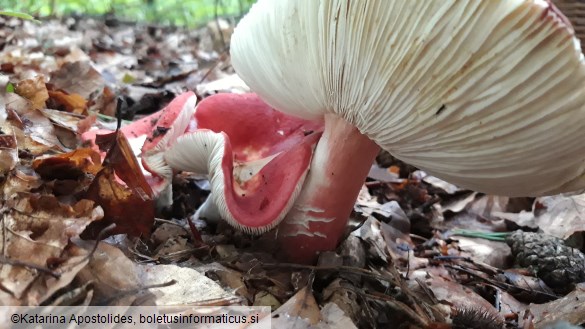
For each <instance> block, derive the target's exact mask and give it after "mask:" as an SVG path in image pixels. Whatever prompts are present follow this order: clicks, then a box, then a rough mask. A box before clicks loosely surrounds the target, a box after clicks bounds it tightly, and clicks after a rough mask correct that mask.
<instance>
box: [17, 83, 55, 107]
mask: <svg viewBox="0 0 585 329" xmlns="http://www.w3.org/2000/svg"><path fill="white" fill-rule="evenodd" d="M14 91H15V92H16V94H18V95H20V96H22V97H24V98H26V99H28V100H29V101H30V102H31V105H32V108H33V109H36V110H40V109H42V108H44V107H45V102H46V101H47V99H49V92H48V91H47V86H46V85H45V78H44V77H43V76H42V75H39V76H37V77H35V78H32V79H27V80H22V81H20V82H19V83H17V84H16V86H15V90H14Z"/></svg>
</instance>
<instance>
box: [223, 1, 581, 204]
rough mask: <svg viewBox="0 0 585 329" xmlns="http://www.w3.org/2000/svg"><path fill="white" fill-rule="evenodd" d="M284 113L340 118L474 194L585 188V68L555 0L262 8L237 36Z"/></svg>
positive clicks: (256, 76)
mask: <svg viewBox="0 0 585 329" xmlns="http://www.w3.org/2000/svg"><path fill="white" fill-rule="evenodd" d="M231 55H232V63H233V65H234V68H235V69H236V72H237V73H238V74H239V75H240V76H241V77H242V79H243V80H244V81H245V82H246V84H248V85H249V86H250V88H251V89H252V90H253V91H254V92H256V93H258V94H259V95H260V97H261V98H262V99H263V100H265V101H266V102H267V103H268V104H270V105H271V106H273V107H275V108H277V109H279V110H280V111H283V112H285V113H288V114H291V115H296V116H299V117H302V118H307V119H316V118H322V117H323V116H324V115H325V114H328V113H332V114H335V115H338V116H340V117H342V118H343V119H345V120H346V121H348V122H350V123H352V124H354V125H355V126H356V127H357V128H358V130H359V131H360V132H361V133H362V134H364V135H366V136H368V137H369V138H370V139H372V140H373V141H375V142H376V143H377V144H378V145H380V146H381V147H382V148H383V149H385V150H387V151H389V152H390V153H392V154H393V155H394V156H396V157H397V158H399V159H401V160H403V161H405V162H407V163H410V164H412V165H414V166H417V167H419V168H421V169H424V170H426V171H427V172H429V173H431V174H433V175H435V176H437V177H440V178H442V179H445V180H447V181H449V182H452V183H455V184H458V185H460V186H462V187H466V188H470V189H473V190H477V191H481V192H486V193H493V194H501V195H509V196H521V195H526V196H528V195H543V194H553V193H559V192H566V191H574V190H577V189H582V188H584V187H585V178H584V172H585V129H583V122H585V121H584V120H585V65H584V64H583V55H582V54H581V49H580V44H579V41H578V40H577V39H576V38H575V37H574V31H573V29H572V27H571V26H570V24H569V23H568V20H567V19H566V18H565V17H563V16H562V14H560V12H559V11H558V10H557V9H556V8H555V7H554V6H553V5H552V4H551V3H549V2H547V1H544V0H507V1H498V0H494V1H474V0H404V1H400V0H395V1H391V0H372V1H349V0H323V1H312V0H282V1H273V0H259V1H258V2H257V3H256V4H255V5H254V6H253V7H252V9H251V10H250V13H249V14H248V15H247V16H246V17H244V18H243V19H242V20H241V22H240V23H239V25H238V26H237V28H236V30H235V32H234V35H233V37H232V42H231Z"/></svg>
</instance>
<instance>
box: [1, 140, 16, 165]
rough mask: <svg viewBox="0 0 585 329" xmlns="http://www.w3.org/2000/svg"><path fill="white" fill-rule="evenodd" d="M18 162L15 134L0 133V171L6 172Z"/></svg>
mask: <svg viewBox="0 0 585 329" xmlns="http://www.w3.org/2000/svg"><path fill="white" fill-rule="evenodd" d="M17 163H18V148H17V145H16V136H14V135H4V134H3V135H0V173H2V174H6V173H7V172H9V171H11V170H12V169H14V167H16V164H17Z"/></svg>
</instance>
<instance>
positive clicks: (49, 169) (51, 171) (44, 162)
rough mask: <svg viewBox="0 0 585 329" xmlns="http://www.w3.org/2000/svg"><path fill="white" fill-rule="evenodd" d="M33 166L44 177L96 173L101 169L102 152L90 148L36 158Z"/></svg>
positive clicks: (74, 176)
mask: <svg viewBox="0 0 585 329" xmlns="http://www.w3.org/2000/svg"><path fill="white" fill-rule="evenodd" d="M32 168H33V169H34V170H35V171H36V172H37V173H39V174H40V175H41V177H43V178H44V179H47V180H51V179H73V180H76V179H78V178H79V177H80V176H82V175H84V174H92V175H96V174H97V173H98V172H99V171H100V170H101V169H102V165H101V156H100V154H99V153H98V152H97V151H95V150H93V149H90V148H83V149H77V150H75V151H73V152H69V153H63V154H58V155H49V156H42V157H38V158H36V159H35V160H34V161H33V163H32Z"/></svg>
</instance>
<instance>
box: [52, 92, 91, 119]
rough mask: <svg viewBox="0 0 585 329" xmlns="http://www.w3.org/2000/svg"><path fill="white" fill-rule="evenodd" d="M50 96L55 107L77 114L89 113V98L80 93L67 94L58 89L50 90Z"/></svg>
mask: <svg viewBox="0 0 585 329" xmlns="http://www.w3.org/2000/svg"><path fill="white" fill-rule="evenodd" d="M49 96H50V101H51V102H52V103H51V104H53V105H54V108H57V109H61V108H62V109H63V110H65V111H66V112H71V113H76V114H87V100H86V99H85V98H83V97H82V96H81V95H79V94H66V93H64V92H62V91H60V90H56V91H49Z"/></svg>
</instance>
